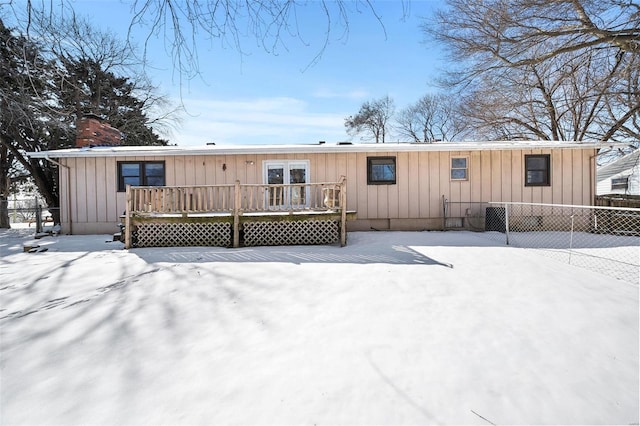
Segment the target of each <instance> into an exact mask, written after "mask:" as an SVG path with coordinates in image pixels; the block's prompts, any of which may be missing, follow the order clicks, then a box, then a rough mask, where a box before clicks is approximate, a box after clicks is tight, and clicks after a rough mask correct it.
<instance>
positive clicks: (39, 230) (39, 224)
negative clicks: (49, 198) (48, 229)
mask: <svg viewBox="0 0 640 426" xmlns="http://www.w3.org/2000/svg"><path fill="white" fill-rule="evenodd" d="M40 233H42V206H41V205H40V203H38V200H36V234H40Z"/></svg>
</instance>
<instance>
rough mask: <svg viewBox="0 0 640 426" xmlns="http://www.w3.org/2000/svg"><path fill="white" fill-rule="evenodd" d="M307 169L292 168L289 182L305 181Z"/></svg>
mask: <svg viewBox="0 0 640 426" xmlns="http://www.w3.org/2000/svg"><path fill="white" fill-rule="evenodd" d="M306 172H307V171H306V169H290V170H289V183H305V182H306V181H307V179H306V176H305V175H306Z"/></svg>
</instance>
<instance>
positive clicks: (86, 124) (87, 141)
mask: <svg viewBox="0 0 640 426" xmlns="http://www.w3.org/2000/svg"><path fill="white" fill-rule="evenodd" d="M121 140H122V133H120V131H119V130H118V129H116V128H115V127H111V126H110V125H109V123H106V122H104V121H103V120H102V119H101V118H100V117H98V116H97V115H95V114H85V115H83V116H82V118H80V119H78V121H77V122H76V148H82V147H85V146H117V145H120V141H121Z"/></svg>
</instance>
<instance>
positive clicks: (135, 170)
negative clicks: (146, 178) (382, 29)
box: [120, 163, 140, 176]
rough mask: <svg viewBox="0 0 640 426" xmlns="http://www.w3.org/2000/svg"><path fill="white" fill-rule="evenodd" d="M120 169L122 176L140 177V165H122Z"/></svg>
mask: <svg viewBox="0 0 640 426" xmlns="http://www.w3.org/2000/svg"><path fill="white" fill-rule="evenodd" d="M120 167H121V168H120V170H121V173H122V176H140V164H138V163H121V164H120Z"/></svg>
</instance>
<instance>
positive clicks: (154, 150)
mask: <svg viewBox="0 0 640 426" xmlns="http://www.w3.org/2000/svg"><path fill="white" fill-rule="evenodd" d="M618 146H620V147H622V146H627V144H625V143H602V142H553V141H519V142H513V141H508V142H473V143H472V142H456V143H453V142H447V143H444V142H436V143H420V144H417V143H384V144H382V143H381V144H352V145H337V144H331V145H330V144H317V145H315V144H314V145H216V146H184V147H177V146H163V147H157V146H117V147H94V148H75V149H62V150H54V151H39V152H29V153H27V155H29V157H32V158H48V157H55V158H77V157H124V156H147V157H164V156H184V155H234V154H245V155H258V154H313V153H342V152H362V153H395V152H430V151H436V152H442V151H445V152H451V151H497V150H521V149H602V148H610V147H618Z"/></svg>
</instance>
